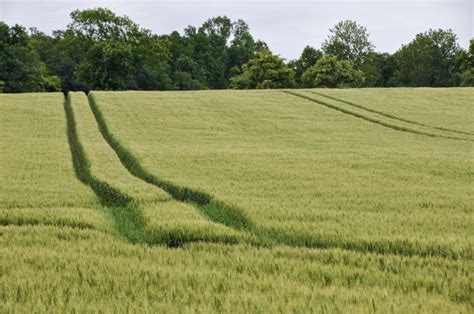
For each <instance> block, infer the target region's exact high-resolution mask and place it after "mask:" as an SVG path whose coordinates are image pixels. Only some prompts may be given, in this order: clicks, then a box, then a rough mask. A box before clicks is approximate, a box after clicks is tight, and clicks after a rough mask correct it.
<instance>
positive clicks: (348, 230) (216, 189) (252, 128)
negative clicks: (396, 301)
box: [93, 91, 473, 260]
mask: <svg viewBox="0 0 474 314" xmlns="http://www.w3.org/2000/svg"><path fill="white" fill-rule="evenodd" d="M226 93H227V97H226V98H225V99H223V98H221V97H220V95H219V93H218V92H212V93H206V92H195V93H181V94H177V93H171V92H170V93H169V92H164V93H147V94H146V96H145V97H143V98H142V97H141V94H140V93H139V92H137V93H134V92H131V93H100V92H94V93H93V95H94V98H95V100H94V104H93V106H97V108H98V111H99V113H100V118H99V120H103V121H102V122H100V123H99V124H103V125H104V126H105V127H104V129H106V131H105V132H106V135H105V137H107V136H109V137H111V139H110V140H109V142H113V143H114V144H112V146H116V147H115V148H116V151H119V154H124V155H123V156H122V157H121V159H122V163H124V165H127V164H128V165H127V167H128V168H129V170H130V171H131V172H133V171H137V169H138V173H137V174H136V175H137V176H139V177H140V176H141V177H142V178H143V179H144V180H150V182H152V181H153V180H154V179H153V178H156V175H155V174H157V173H160V177H162V178H163V179H161V180H162V181H163V182H177V183H176V185H177V186H190V187H192V189H193V190H198V191H206V192H205V195H215V196H213V197H217V198H219V199H222V202H225V203H227V204H237V205H238V207H239V208H242V209H243V210H244V211H245V212H246V213H248V215H249V220H250V221H251V222H252V224H251V227H249V228H247V230H248V231H249V232H250V233H251V234H253V235H256V236H257V238H259V239H260V241H263V242H264V243H269V244H270V243H273V244H276V243H280V244H285V245H290V246H296V247H310V248H326V249H329V248H341V249H345V250H353V251H359V252H375V253H380V254H396V255H402V256H439V257H443V258H448V259H468V260H470V259H472V258H473V251H472V240H470V239H469V238H466V236H465V235H466V232H467V234H469V233H470V231H468V230H469V229H470V227H469V225H470V224H471V223H472V222H473V217H472V215H471V213H470V209H469V208H470V205H469V202H470V201H469V200H470V199H472V193H470V192H468V189H469V188H468V186H469V185H466V184H467V182H468V181H469V178H468V175H467V176H466V177H462V176H461V178H462V180H461V181H459V180H458V179H459V178H457V179H454V180H458V181H457V183H456V184H455V185H453V186H451V187H450V188H446V186H444V187H443V185H442V182H446V183H447V182H449V184H453V183H454V182H455V181H453V179H452V176H451V175H450V173H449V172H441V173H439V180H434V181H433V180H430V179H429V178H430V177H431V178H432V177H433V175H434V174H435V173H436V171H439V170H438V169H439V166H440V165H443V167H448V168H453V169H452V170H451V171H455V172H456V173H457V171H458V169H457V168H458V167H459V169H461V168H462V167H464V166H463V165H462V163H461V164H456V163H453V164H451V163H450V162H449V160H448V159H445V158H444V157H443V156H444V154H450V150H449V149H447V150H446V152H443V153H442V155H439V156H437V159H434V160H429V159H430V155H429V151H430V150H439V143H438V141H444V142H443V143H448V142H452V143H453V144H450V145H451V146H452V145H454V147H460V148H461V147H463V148H462V149H460V151H459V152H460V156H459V158H462V157H461V156H464V158H465V157H466V156H468V154H469V147H470V146H465V142H463V141H451V140H449V139H444V138H434V137H433V139H432V140H430V141H429V142H427V143H425V144H424V146H425V147H426V148H427V151H426V154H427V155H426V156H417V157H416V158H415V159H412V157H411V156H413V151H412V150H411V147H412V146H410V145H415V146H417V145H420V143H422V142H421V141H422V140H423V141H426V137H424V136H423V137H420V136H418V134H414V135H415V136H413V137H410V138H406V137H405V136H404V134H403V133H401V132H392V133H390V136H389V137H386V140H387V141H388V142H387V143H386V145H380V140H379V137H381V136H382V135H383V134H380V132H378V131H377V130H376V129H374V130H372V129H371V128H366V127H365V126H363V125H360V123H359V122H357V120H356V121H354V119H352V118H345V117H339V116H338V114H337V113H331V112H327V110H326V109H322V110H316V111H314V110H315V109H314V106H312V105H311V104H310V103H309V102H308V103H307V102H306V100H302V101H300V102H298V103H295V101H294V99H295V97H293V95H291V96H290V95H289V96H283V97H282V96H281V95H282V94H281V92H279V91H276V92H270V91H269V92H256V91H255V92H226ZM143 95H145V94H143ZM290 104H291V105H290ZM297 106H299V107H297ZM312 111H314V114H311V112H312ZM96 116H97V115H96ZM325 120H332V121H336V122H330V123H333V125H331V124H323V122H324V121H325ZM257 121H258V122H257ZM254 122H255V123H254ZM318 124H319V125H321V126H319V128H318ZM334 124H336V125H334ZM315 125H316V128H318V129H316V130H315ZM359 125H360V126H359ZM341 126H342V127H341ZM344 126H345V127H347V129H350V130H352V133H339V132H340V131H341V129H342V130H343V128H344ZM326 127H329V128H331V129H326ZM314 131H316V132H314ZM318 131H319V133H318ZM191 132H192V133H191ZM311 132H314V133H311ZM331 132H332V133H331ZM191 134H192V136H191ZM358 136H360V137H363V138H364V142H365V143H364V144H365V147H357V146H354V144H350V145H349V146H344V144H345V143H351V141H357V139H356V138H357V137H358ZM382 137H383V136H382ZM331 141H333V142H331ZM372 142H373V144H372ZM315 143H316V144H315ZM325 143H327V145H325ZM333 143H334V144H333ZM352 143H357V142H352ZM407 143H409V145H408V146H405V148H402V149H400V148H401V147H403V146H402V145H406V144H407ZM374 145H375V146H374ZM462 145H464V146H462ZM469 145H470V144H469ZM377 146H378V148H377V149H375V150H374V148H375V147H377ZM366 147H371V149H372V151H371V154H372V155H371V156H372V157H369V156H367V158H369V162H367V161H366V160H364V159H361V157H360V156H361V154H362V155H364V152H363V151H364V150H365V149H366ZM447 147H449V146H447ZM466 149H467V150H466ZM392 150H393V151H392ZM395 151H396V152H395ZM335 152H339V153H340V154H341V155H338V154H337V153H336V154H335V155H334V154H333V153H335ZM344 154H349V157H346V156H344ZM400 154H401V156H403V155H405V156H408V163H406V162H403V160H402V159H400V157H397V155H400ZM135 156H139V158H138V157H135ZM339 156H344V157H339ZM364 156H365V155H364ZM415 156H416V154H415ZM447 156H448V155H446V157H447ZM420 157H421V158H422V159H424V160H425V161H423V162H421V161H418V158H420ZM438 158H441V159H438ZM387 162H388V163H387ZM464 163H465V164H464V165H467V164H469V159H464ZM387 165H389V167H387ZM143 169H150V170H146V171H145V170H143ZM406 182H410V184H408V185H407V184H406ZM415 182H416V183H415ZM418 184H421V185H418ZM417 186H419V187H417ZM354 187H355V189H354ZM438 187H439V188H438ZM458 187H459V193H464V192H460V191H465V192H466V193H465V194H464V195H463V196H462V198H461V199H456V200H454V199H452V198H451V196H450V192H449V189H454V190H456V189H458ZM334 189H335V190H334ZM436 190H438V192H436ZM335 191H337V192H335ZM407 195H410V197H408V198H407ZM402 199H403V201H401V200H402ZM394 204H397V205H394ZM449 207H451V208H453V209H454V211H452V215H451V216H449V219H450V221H452V222H453V223H452V224H450V225H446V224H444V223H445V221H446V216H445V215H444V214H442V212H443V210H444V209H443V208H449ZM392 208H393V209H392ZM394 210H395V212H394ZM434 212H436V213H437V214H436V215H433V213H434ZM454 225H455V226H457V228H458V229H456V228H454V229H453V228H452V227H453V226H454ZM458 231H459V232H458Z"/></svg>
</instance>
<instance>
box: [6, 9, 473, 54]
mask: <svg viewBox="0 0 474 314" xmlns="http://www.w3.org/2000/svg"><path fill="white" fill-rule="evenodd" d="M473 2H474V0H434V1H428V0H365V1H363V0H345V1H342V0H334V1H328V0H326V1H320V0H313V1H310V0H306V1H305V0H300V1H289V0H287V1H283V0H273V1H271V0H253V1H248V0H233V1H231V0H220V1H218V0H206V1H203V0H195V1H192V0H187V1H170V0H167V1H163V0H156V1H152V0H128V1H123V0H114V1H111V0H109V1H104V0H102V1H90V0H82V1H78V0H63V1H58V0H46V1H44V0H0V20H2V21H3V22H5V23H7V24H10V25H12V24H15V23H18V24H21V25H24V26H26V27H33V26H35V27H37V28H38V29H40V30H42V31H44V32H46V33H48V34H50V33H51V31H53V30H55V29H64V28H65V27H66V25H67V24H68V23H69V22H70V18H69V13H70V12H71V11H73V10H75V9H85V8H95V7H108V8H110V9H111V10H113V11H114V12H115V13H117V14H119V15H125V14H126V15H128V16H129V17H130V18H131V19H132V20H133V21H135V22H136V23H138V24H139V25H140V26H141V27H144V28H148V29H150V30H152V31H153V32H154V33H156V34H164V33H170V32H171V31H173V30H178V31H180V32H182V30H183V28H185V27H186V26H187V25H195V26H199V25H200V24H201V23H202V22H203V21H204V20H206V19H207V18H210V17H213V16H217V15H227V16H228V17H229V18H231V19H232V20H236V19H238V18H242V19H244V20H245V21H246V22H247V23H248V24H249V26H250V30H251V33H252V34H253V35H254V37H255V38H258V39H262V40H264V41H265V42H266V43H267V44H268V45H269V47H270V49H271V50H272V51H273V52H274V53H276V54H279V55H281V56H282V57H284V58H286V59H293V58H296V57H298V56H299V54H300V53H301V51H302V49H303V48H304V46H306V45H311V46H313V47H316V48H319V47H320V46H321V43H322V42H323V41H324V39H325V38H327V36H328V34H329V31H328V29H329V28H330V27H332V26H333V25H334V24H336V23H337V22H338V21H341V20H344V19H352V20H355V21H357V22H358V23H359V24H362V25H364V26H365V27H367V29H368V31H369V33H370V39H371V41H372V42H373V43H374V44H375V46H376V50H377V51H382V52H390V53H392V52H395V51H396V50H397V49H399V48H400V46H401V45H402V44H403V43H408V42H409V41H410V40H412V39H413V38H414V36H415V35H416V34H417V33H420V32H424V31H426V30H427V29H429V28H443V29H448V28H451V29H452V30H453V31H454V32H455V33H456V34H457V35H458V38H459V44H460V45H461V46H462V47H464V48H467V47H468V43H469V39H471V38H473V37H474V36H473V34H474V29H473V28H474V25H473V19H474V5H473Z"/></svg>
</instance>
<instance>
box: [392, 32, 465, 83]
mask: <svg viewBox="0 0 474 314" xmlns="http://www.w3.org/2000/svg"><path fill="white" fill-rule="evenodd" d="M459 49H460V48H459V46H458V44H457V37H456V35H455V34H454V33H453V32H452V31H451V30H447V31H445V30H442V29H438V30H432V29H430V30H429V31H427V32H424V33H421V34H418V35H416V37H415V39H413V40H412V41H411V42H410V43H409V44H408V45H404V46H403V47H402V48H401V49H400V50H399V51H397V52H396V53H395V57H396V60H397V63H398V72H397V75H396V76H397V77H396V78H397V80H398V83H399V85H401V86H433V87H438V86H454V85H456V84H457V81H458V80H459V76H458V75H456V72H457V69H456V66H455V57H456V55H457V53H458V51H459Z"/></svg>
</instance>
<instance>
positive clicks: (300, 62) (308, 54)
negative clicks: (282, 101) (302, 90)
mask: <svg viewBox="0 0 474 314" xmlns="http://www.w3.org/2000/svg"><path fill="white" fill-rule="evenodd" d="M322 56H323V53H322V52H321V51H320V50H317V49H315V48H313V47H310V46H306V47H305V48H304V49H303V52H302V53H301V56H300V57H299V58H298V59H296V60H292V61H290V62H289V63H288V66H289V67H290V68H291V69H293V71H295V81H296V84H297V85H301V76H302V75H303V73H304V72H306V70H308V69H309V68H310V67H312V66H313V65H315V64H316V62H318V60H319V59H321V58H322Z"/></svg>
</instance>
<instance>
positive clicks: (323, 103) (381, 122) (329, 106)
mask: <svg viewBox="0 0 474 314" xmlns="http://www.w3.org/2000/svg"><path fill="white" fill-rule="evenodd" d="M282 92H283V93H286V94H289V95H293V96H296V97H300V98H303V99H306V100H309V101H311V102H314V103H316V104H319V105H322V106H325V107H327V108H330V109H333V110H337V111H339V112H342V113H344V114H347V115H351V116H353V117H356V118H359V119H362V120H365V121H368V122H372V123H374V124H378V125H381V126H383V127H386V128H389V129H392V130H396V131H401V132H407V133H412V134H418V135H423V136H428V137H437V138H445V139H450V140H460V141H474V140H471V139H467V138H460V137H453V136H444V135H439V134H433V133H427V132H421V131H417V130H413V129H410V128H406V127H403V126H399V125H395V124H390V123H387V122H384V121H381V120H378V119H374V118H370V117H367V116H365V115H362V114H359V113H356V112H353V111H350V110H347V109H344V108H341V107H339V106H336V105H332V104H330V103H327V102H325V101H322V100H318V99H314V98H312V97H309V96H306V95H302V94H299V93H296V92H293V91H288V90H283V91H282Z"/></svg>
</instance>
